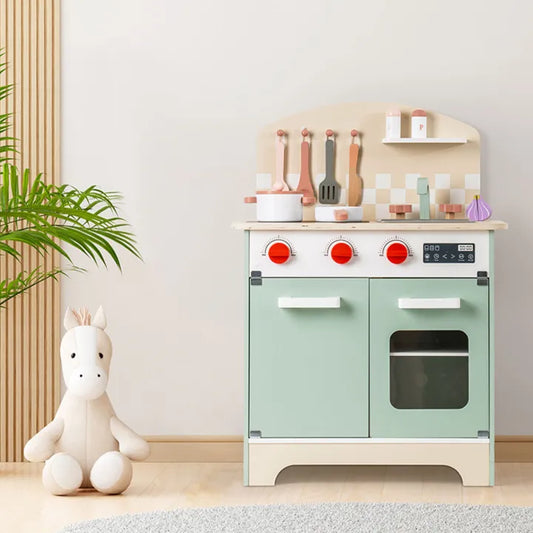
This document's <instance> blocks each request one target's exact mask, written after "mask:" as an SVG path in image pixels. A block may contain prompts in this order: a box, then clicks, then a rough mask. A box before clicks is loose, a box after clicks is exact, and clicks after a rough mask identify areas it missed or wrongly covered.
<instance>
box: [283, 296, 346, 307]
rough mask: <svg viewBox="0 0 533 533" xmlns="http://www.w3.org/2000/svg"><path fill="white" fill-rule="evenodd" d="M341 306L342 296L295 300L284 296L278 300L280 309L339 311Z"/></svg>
mask: <svg viewBox="0 0 533 533" xmlns="http://www.w3.org/2000/svg"><path fill="white" fill-rule="evenodd" d="M340 306H341V298H340V296H330V297H326V298H293V297H290V296H282V297H280V298H278V307H279V308H280V309H339V308H340Z"/></svg>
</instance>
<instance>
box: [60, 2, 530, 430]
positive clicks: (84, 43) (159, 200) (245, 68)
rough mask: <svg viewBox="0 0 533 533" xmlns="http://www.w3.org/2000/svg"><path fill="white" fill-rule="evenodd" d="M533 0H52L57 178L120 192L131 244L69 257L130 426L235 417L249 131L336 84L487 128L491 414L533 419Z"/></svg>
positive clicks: (514, 425)
mask: <svg viewBox="0 0 533 533" xmlns="http://www.w3.org/2000/svg"><path fill="white" fill-rule="evenodd" d="M532 6H533V4H531V3H529V2H523V1H520V0H510V1H507V2H503V3H502V2H500V1H498V2H496V1H495V0H490V1H487V0H470V1H468V2H465V1H464V0H448V1H446V2H429V1H427V0H425V1H422V0H420V1H416V0H403V1H401V2H399V1H394V0H371V1H370V0H368V1H366V2H360V1H350V0H344V1H341V0H339V1H333V2H332V1H325V0H305V1H287V0H269V1H268V2H255V1H250V0H226V1H224V2H221V1H217V0H196V1H194V2H192V1H185V0H114V1H112V2H110V1H109V0H91V1H88V0H86V1H82V2H77V1H73V0H70V1H66V0H64V1H63V2H62V77H63V78H62V79H63V85H62V91H63V94H62V105H63V144H62V158H63V167H62V179H63V181H64V182H69V183H73V184H76V185H79V186H86V185H89V184H92V183H97V184H100V185H101V186H102V187H105V188H107V189H113V190H120V191H122V192H123V193H124V194H125V208H124V212H125V215H126V216H127V217H128V219H129V220H130V221H131V223H132V224H133V226H134V230H135V232H136V233H137V235H138V238H139V243H140V248H141V250H142V253H143V256H144V260H145V261H144V263H140V262H137V261H135V260H133V259H130V258H129V257H124V274H123V275H120V274H119V273H118V272H117V271H116V269H114V268H110V270H109V271H106V270H100V271H96V270H95V269H93V268H91V270H90V272H89V274H88V275H85V276H83V275H73V276H72V278H71V279H67V280H65V281H64V283H63V303H64V305H66V304H67V303H68V304H70V305H82V304H84V303H86V304H88V305H89V306H90V307H91V308H93V309H94V308H95V307H96V306H97V305H98V304H100V303H102V304H103V305H104V306H105V309H106V311H107V314H108V322H109V324H110V326H109V331H110V332H111V336H112V339H113V341H114V345H115V360H114V362H113V369H112V374H111V384H110V394H111V398H112V400H113V401H114V404H115V407H116V410H117V412H118V413H119V414H120V415H121V416H122V417H123V418H124V419H125V420H126V421H127V422H128V423H130V424H131V425H132V426H134V427H135V428H136V429H137V430H138V431H140V432H141V433H144V434H172V435H177V434H239V433H241V431H242V425H243V424H242V413H243V398H242V392H243V385H242V383H243V370H242V369H243V364H242V352H243V350H242V338H243V327H242V317H241V315H242V307H243V305H242V304H243V290H242V285H243V281H242V275H243V267H242V265H243V260H242V246H241V245H242V235H241V234H239V233H238V232H236V231H233V230H231V229H230V223H231V221H233V220H239V219H244V218H245V216H246V214H247V213H249V211H247V209H246V208H245V206H243V205H241V201H242V196H243V195H244V194H246V193H250V192H252V191H253V188H254V184H255V181H254V173H255V153H254V152H255V135H256V132H257V131H258V129H259V128H260V127H261V126H262V125H264V124H265V123H268V122H270V121H272V120H275V119H277V118H280V117H283V116H285V115H289V114H292V113H294V112H297V111H301V110H304V109H307V108H312V107H315V106H319V105H328V104H334V103H339V102H345V101H385V102H387V101H391V102H402V103H405V104H410V105H416V106H420V107H422V108H428V109H435V110H438V111H439V112H441V113H444V114H448V115H451V116H454V117H456V118H458V119H460V120H464V121H466V122H469V123H471V124H473V125H474V126H476V127H477V128H478V129H479V130H480V131H481V134H482V150H483V156H482V191H483V194H484V197H485V199H486V200H487V201H488V202H489V203H490V204H491V205H492V207H493V209H494V213H495V216H496V218H498V219H504V220H507V221H508V222H509V224H510V230H509V231H508V232H506V233H500V234H498V235H497V240H496V244H497V250H498V256H497V268H496V270H497V276H498V278H497V282H496V289H497V297H496V304H497V307H498V310H497V330H496V334H497V346H496V348H497V366H496V372H497V378H496V381H497V388H496V396H497V398H496V404H497V409H496V418H497V420H496V422H497V432H498V433H499V434H533V411H532V409H531V407H530V405H531V404H532V403H533V393H532V388H531V381H532V378H531V376H532V374H533V352H532V350H531V343H530V342H529V338H530V335H529V332H528V330H530V328H531V323H532V321H533V310H532V307H531V292H532V289H531V287H532V283H531V276H532V272H533V251H532V249H531V240H532V239H531V232H530V230H529V226H530V225H531V223H530V221H531V212H530V210H529V202H530V198H531V197H532V195H533V179H532V177H531V169H532V167H533V161H532V149H531V146H532V144H533V141H532V139H533V137H532V134H531V124H533V105H532V104H531V95H532V94H533V74H532V71H533V69H532V62H531V61H532V60H531V57H532V55H533V37H532V35H533V34H532V33H531V20H532V16H533V7H532Z"/></svg>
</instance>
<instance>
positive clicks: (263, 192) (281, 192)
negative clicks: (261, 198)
mask: <svg viewBox="0 0 533 533" xmlns="http://www.w3.org/2000/svg"><path fill="white" fill-rule="evenodd" d="M256 194H299V195H300V196H302V195H303V193H301V192H298V191H257V192H256Z"/></svg>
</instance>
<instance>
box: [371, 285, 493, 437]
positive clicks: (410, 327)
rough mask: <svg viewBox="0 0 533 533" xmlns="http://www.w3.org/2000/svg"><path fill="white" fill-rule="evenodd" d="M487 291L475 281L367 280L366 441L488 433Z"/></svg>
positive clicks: (471, 435)
mask: <svg viewBox="0 0 533 533" xmlns="http://www.w3.org/2000/svg"><path fill="white" fill-rule="evenodd" d="M488 291H489V288H488V286H486V285H485V286H484V285H478V284H477V281H476V280H475V279H401V280H400V279H374V280H371V281H370V324H371V326H370V436H371V437H428V438H430V437H477V436H478V431H487V430H488V429H489V331H488V324H489V314H488V302H489V292H488Z"/></svg>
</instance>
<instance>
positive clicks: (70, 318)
mask: <svg viewBox="0 0 533 533" xmlns="http://www.w3.org/2000/svg"><path fill="white" fill-rule="evenodd" d="M63 324H64V326H65V329H66V330H67V331H68V330H69V329H72V328H75V327H76V326H79V325H80V322H79V320H78V317H77V316H76V313H74V311H73V310H72V309H71V308H70V307H67V312H66V313H65V318H64V320H63Z"/></svg>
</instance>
